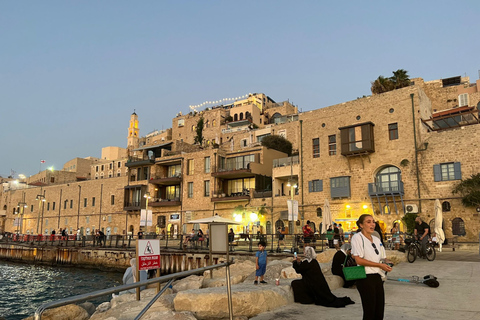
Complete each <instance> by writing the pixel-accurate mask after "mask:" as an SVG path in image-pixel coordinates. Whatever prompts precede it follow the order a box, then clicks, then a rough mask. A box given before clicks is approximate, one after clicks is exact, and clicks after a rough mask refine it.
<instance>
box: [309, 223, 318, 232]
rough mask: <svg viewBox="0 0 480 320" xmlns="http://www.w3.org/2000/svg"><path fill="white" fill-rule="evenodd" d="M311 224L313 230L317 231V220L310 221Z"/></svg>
mask: <svg viewBox="0 0 480 320" xmlns="http://www.w3.org/2000/svg"><path fill="white" fill-rule="evenodd" d="M309 226H310V228H312V230H313V232H316V231H317V229H316V226H315V222H312V221H310V224H309Z"/></svg>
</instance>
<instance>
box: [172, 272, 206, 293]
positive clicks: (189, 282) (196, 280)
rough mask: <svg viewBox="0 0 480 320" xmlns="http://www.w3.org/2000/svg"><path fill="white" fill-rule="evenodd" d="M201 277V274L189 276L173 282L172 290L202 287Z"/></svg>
mask: <svg viewBox="0 0 480 320" xmlns="http://www.w3.org/2000/svg"><path fill="white" fill-rule="evenodd" d="M202 283H203V277H202V276H195V275H192V276H189V277H186V278H184V279H181V280H179V281H176V282H174V284H173V291H174V292H178V291H184V290H191V289H200V288H201V287H202Z"/></svg>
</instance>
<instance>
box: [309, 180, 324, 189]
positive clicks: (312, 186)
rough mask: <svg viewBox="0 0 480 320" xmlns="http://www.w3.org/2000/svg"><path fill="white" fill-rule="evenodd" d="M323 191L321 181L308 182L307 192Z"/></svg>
mask: <svg viewBox="0 0 480 320" xmlns="http://www.w3.org/2000/svg"><path fill="white" fill-rule="evenodd" d="M320 191H323V180H312V181H308V192H320Z"/></svg>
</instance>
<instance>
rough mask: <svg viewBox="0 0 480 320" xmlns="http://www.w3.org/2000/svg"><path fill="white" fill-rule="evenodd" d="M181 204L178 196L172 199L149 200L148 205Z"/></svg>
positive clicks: (165, 205)
mask: <svg viewBox="0 0 480 320" xmlns="http://www.w3.org/2000/svg"><path fill="white" fill-rule="evenodd" d="M181 204H182V201H181V200H180V198H174V199H157V200H156V201H150V202H149V203H148V205H149V206H150V207H174V206H179V205H181Z"/></svg>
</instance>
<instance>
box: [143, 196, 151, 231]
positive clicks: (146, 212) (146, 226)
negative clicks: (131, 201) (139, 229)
mask: <svg viewBox="0 0 480 320" xmlns="http://www.w3.org/2000/svg"><path fill="white" fill-rule="evenodd" d="M143 197H144V198H145V199H146V201H145V233H146V234H148V199H151V198H152V197H151V196H150V192H148V191H147V192H145V194H144V195H143ZM152 219H153V217H152Z"/></svg>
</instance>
